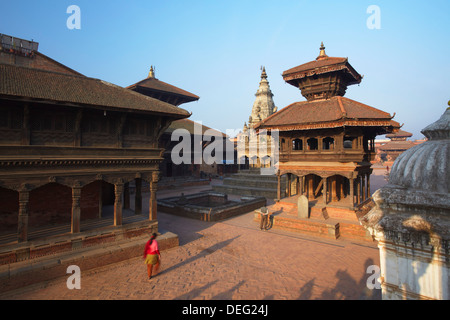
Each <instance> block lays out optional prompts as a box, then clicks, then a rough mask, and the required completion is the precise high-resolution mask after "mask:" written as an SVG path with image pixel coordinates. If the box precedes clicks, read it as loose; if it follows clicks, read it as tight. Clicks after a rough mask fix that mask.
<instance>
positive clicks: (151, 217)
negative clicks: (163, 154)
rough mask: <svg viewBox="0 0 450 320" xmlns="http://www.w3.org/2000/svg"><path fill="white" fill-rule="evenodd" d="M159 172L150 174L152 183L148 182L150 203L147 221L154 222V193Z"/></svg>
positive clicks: (155, 206) (155, 214) (155, 203)
mask: <svg viewBox="0 0 450 320" xmlns="http://www.w3.org/2000/svg"><path fill="white" fill-rule="evenodd" d="M158 175H159V172H158V171H156V172H153V173H152V181H151V182H150V203H149V211H150V212H149V219H150V220H156V218H157V209H158V203H157V202H156V191H157V183H158Z"/></svg>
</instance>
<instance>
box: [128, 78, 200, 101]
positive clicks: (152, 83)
mask: <svg viewBox="0 0 450 320" xmlns="http://www.w3.org/2000/svg"><path fill="white" fill-rule="evenodd" d="M137 87H141V88H145V89H150V90H156V91H160V92H166V93H170V94H175V95H179V96H183V97H184V98H185V99H186V100H188V101H195V100H198V99H200V97H199V96H197V95H195V94H193V93H190V92H188V91H186V90H183V89H180V88H178V87H175V86H173V85H171V84H168V83H165V82H163V81H160V80H158V79H156V78H151V77H149V78H147V79H144V80H142V81H139V82H137V83H135V84H133V85H131V86H128V87H127V89H132V90H134V89H136V88H137Z"/></svg>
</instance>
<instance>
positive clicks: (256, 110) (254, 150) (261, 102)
mask: <svg viewBox="0 0 450 320" xmlns="http://www.w3.org/2000/svg"><path fill="white" fill-rule="evenodd" d="M255 96H256V99H255V102H254V103H253V107H252V113H251V115H250V117H249V119H248V124H247V123H244V129H243V134H241V135H240V137H239V139H240V140H239V141H240V143H241V144H240V146H242V148H241V149H239V148H238V157H239V159H241V161H242V162H244V161H245V162H246V163H247V162H250V165H251V166H252V167H260V166H266V165H268V164H267V163H266V162H268V157H269V156H270V150H271V149H270V143H271V141H270V137H267V138H266V137H264V138H263V139H264V141H263V143H267V145H268V146H269V147H268V148H267V149H268V152H267V153H265V152H263V153H264V154H262V153H260V152H258V151H259V139H258V136H257V135H256V132H255V131H254V130H253V127H254V126H255V125H256V124H258V123H259V122H260V121H262V120H265V119H266V118H267V117H269V116H271V115H272V114H273V113H275V112H277V107H276V106H275V103H274V102H273V93H272V91H271V90H270V86H269V81H268V80H267V73H266V68H265V67H261V81H260V82H259V88H258V90H257V91H256V94H255ZM244 146H245V147H244Z"/></svg>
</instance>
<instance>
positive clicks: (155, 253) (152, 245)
mask: <svg viewBox="0 0 450 320" xmlns="http://www.w3.org/2000/svg"><path fill="white" fill-rule="evenodd" d="M156 237H157V234H156V233H153V234H152V236H151V238H150V240H148V241H147V243H146V244H145V249H144V259H145V264H146V265H147V275H148V280H150V279H151V278H152V273H153V266H154V267H155V275H156V274H158V271H159V267H160V263H161V253H160V252H159V246H158V242H157V241H156Z"/></svg>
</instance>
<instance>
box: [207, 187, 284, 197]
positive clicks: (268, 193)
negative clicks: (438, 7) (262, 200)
mask: <svg viewBox="0 0 450 320" xmlns="http://www.w3.org/2000/svg"><path fill="white" fill-rule="evenodd" d="M213 190H214V191H216V192H222V193H226V194H233V195H240V196H262V197H266V198H269V199H276V198H277V190H276V188H275V189H272V188H255V187H243V186H227V185H216V186H213ZM281 196H282V197H284V192H282V193H281Z"/></svg>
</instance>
